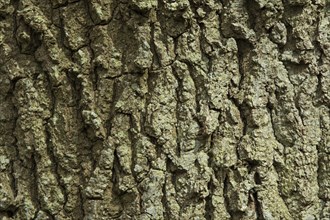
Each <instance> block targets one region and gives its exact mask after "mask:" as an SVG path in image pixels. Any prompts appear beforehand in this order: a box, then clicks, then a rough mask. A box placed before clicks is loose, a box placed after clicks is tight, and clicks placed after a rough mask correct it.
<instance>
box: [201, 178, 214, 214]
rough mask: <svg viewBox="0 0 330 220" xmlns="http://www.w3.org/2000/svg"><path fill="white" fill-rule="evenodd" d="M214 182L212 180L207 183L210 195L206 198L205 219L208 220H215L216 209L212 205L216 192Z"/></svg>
mask: <svg viewBox="0 0 330 220" xmlns="http://www.w3.org/2000/svg"><path fill="white" fill-rule="evenodd" d="M213 187H214V186H213V181H212V178H211V180H210V181H209V182H208V183H207V188H208V191H209V195H208V196H207V197H206V198H205V215H204V217H205V219H206V220H212V219H215V217H214V209H215V207H214V206H213V204H212V195H213V193H214V190H213Z"/></svg>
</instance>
